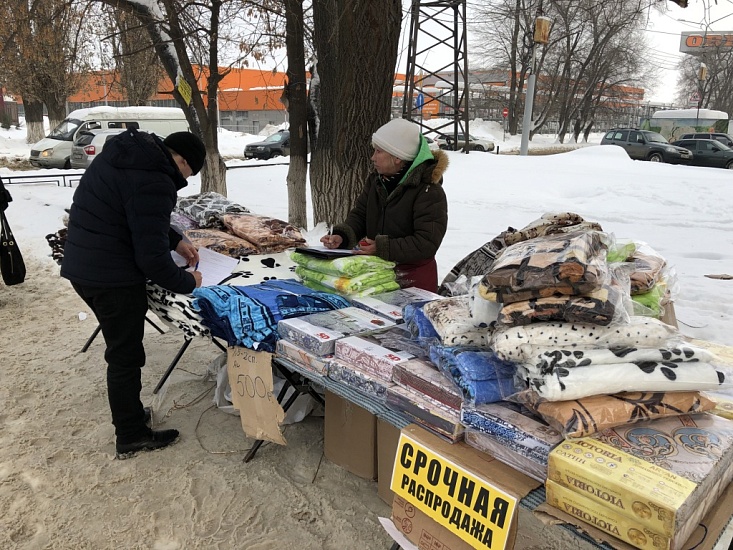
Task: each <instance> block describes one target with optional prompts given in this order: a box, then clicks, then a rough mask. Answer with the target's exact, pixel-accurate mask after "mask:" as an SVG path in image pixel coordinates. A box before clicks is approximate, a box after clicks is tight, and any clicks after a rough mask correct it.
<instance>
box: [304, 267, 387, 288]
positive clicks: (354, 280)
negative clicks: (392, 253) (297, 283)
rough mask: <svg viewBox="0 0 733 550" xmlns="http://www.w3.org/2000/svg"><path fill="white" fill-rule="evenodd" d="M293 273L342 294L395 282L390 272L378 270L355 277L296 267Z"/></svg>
mask: <svg viewBox="0 0 733 550" xmlns="http://www.w3.org/2000/svg"><path fill="white" fill-rule="evenodd" d="M295 273H296V274H297V275H298V277H300V278H301V279H303V281H305V282H306V283H307V282H311V281H313V282H315V283H317V284H319V285H321V286H325V287H328V288H331V289H333V290H335V291H338V292H343V293H344V294H350V293H351V292H365V291H367V290H369V289H372V288H376V287H378V286H380V285H384V284H385V283H391V282H395V281H396V276H395V273H394V271H392V270H380V271H370V272H367V273H363V274H362V275H356V276H355V277H343V276H335V275H328V274H327V273H321V272H319V271H312V270H310V269H307V268H305V267H301V266H298V267H296V268H295Z"/></svg>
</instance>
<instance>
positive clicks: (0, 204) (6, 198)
mask: <svg viewBox="0 0 733 550" xmlns="http://www.w3.org/2000/svg"><path fill="white" fill-rule="evenodd" d="M12 200H13V197H11V196H10V192H9V191H8V190H7V189H5V184H4V183H3V179H2V178H0V212H2V211H4V210H7V208H8V204H10V202H11V201H12Z"/></svg>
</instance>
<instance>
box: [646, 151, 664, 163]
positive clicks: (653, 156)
mask: <svg viewBox="0 0 733 550" xmlns="http://www.w3.org/2000/svg"><path fill="white" fill-rule="evenodd" d="M649 162H664V159H663V158H662V154H661V153H652V154H651V155H649Z"/></svg>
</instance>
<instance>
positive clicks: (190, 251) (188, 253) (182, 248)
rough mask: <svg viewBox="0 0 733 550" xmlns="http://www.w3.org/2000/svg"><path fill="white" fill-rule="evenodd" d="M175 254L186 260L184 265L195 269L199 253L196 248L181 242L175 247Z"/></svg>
mask: <svg viewBox="0 0 733 550" xmlns="http://www.w3.org/2000/svg"><path fill="white" fill-rule="evenodd" d="M176 252H178V253H179V254H180V255H181V256H182V257H183V259H184V260H186V265H188V266H189V267H196V265H197V264H198V263H199V251H198V250H196V247H195V246H194V245H192V244H191V243H188V242H186V241H184V240H181V242H179V243H178V246H176ZM200 283H201V281H199V284H200Z"/></svg>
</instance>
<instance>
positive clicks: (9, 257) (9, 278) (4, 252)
mask: <svg viewBox="0 0 733 550" xmlns="http://www.w3.org/2000/svg"><path fill="white" fill-rule="evenodd" d="M0 272H2V276H3V281H4V282H5V284H6V285H8V286H11V285H19V284H20V283H22V282H23V281H24V280H25V262H24V261H23V256H22V255H21V253H20V248H18V243H16V242H15V237H14V236H13V232H12V231H11V230H10V225H9V224H8V219H7V218H6V217H5V213H4V212H0Z"/></svg>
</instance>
